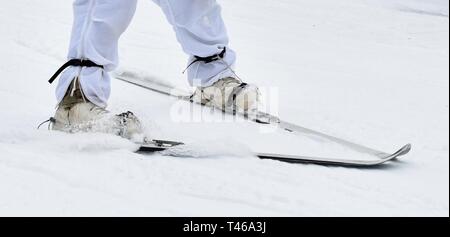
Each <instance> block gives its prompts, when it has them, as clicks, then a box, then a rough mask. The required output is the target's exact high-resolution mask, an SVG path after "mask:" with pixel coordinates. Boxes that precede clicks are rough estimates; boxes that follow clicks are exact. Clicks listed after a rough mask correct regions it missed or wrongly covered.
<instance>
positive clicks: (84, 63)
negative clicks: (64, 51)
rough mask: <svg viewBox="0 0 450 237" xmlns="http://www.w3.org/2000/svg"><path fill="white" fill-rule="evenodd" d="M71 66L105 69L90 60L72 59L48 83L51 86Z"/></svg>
mask: <svg viewBox="0 0 450 237" xmlns="http://www.w3.org/2000/svg"><path fill="white" fill-rule="evenodd" d="M70 66H74V67H99V68H103V66H102V65H98V64H96V63H94V62H92V61H91V60H89V59H71V60H69V61H68V62H67V63H65V64H64V65H62V66H61V67H60V68H59V69H58V71H56V73H55V74H54V75H53V76H52V77H51V78H50V80H48V82H49V83H50V84H52V83H53V81H54V80H55V79H56V78H57V77H58V76H59V74H61V73H62V72H63V71H64V70H65V69H66V68H68V67H70Z"/></svg>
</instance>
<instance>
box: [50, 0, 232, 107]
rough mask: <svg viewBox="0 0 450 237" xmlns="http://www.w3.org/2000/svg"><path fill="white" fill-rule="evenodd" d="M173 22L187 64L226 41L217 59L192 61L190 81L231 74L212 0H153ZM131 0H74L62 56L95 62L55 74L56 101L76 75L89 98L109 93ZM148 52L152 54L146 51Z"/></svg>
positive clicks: (202, 82) (205, 82)
mask: <svg viewBox="0 0 450 237" xmlns="http://www.w3.org/2000/svg"><path fill="white" fill-rule="evenodd" d="M153 1H154V2H155V3H156V4H158V5H159V6H160V7H161V9H162V10H163V12H164V14H165V15H166V17H167V19H168V21H169V22H170V24H171V25H172V26H173V28H174V30H175V32H176V36H177V39H178V41H179V43H180V44H181V46H182V48H183V50H184V52H185V53H187V54H188V55H189V60H188V64H189V63H190V62H192V61H193V58H194V56H200V57H208V56H211V55H215V54H218V53H220V52H221V51H222V48H223V47H227V53H226V54H225V58H224V61H225V62H226V64H225V63H223V62H221V61H215V62H211V63H208V64H205V63H203V62H197V63H195V64H193V65H192V66H190V67H189V68H188V70H187V77H188V80H189V83H190V84H191V85H192V86H209V85H211V84H213V83H214V82H216V81H217V80H219V79H221V78H224V77H229V76H233V75H234V74H233V72H232V71H231V70H230V68H229V67H228V66H227V64H228V65H233V64H234V62H235V60H236V55H235V52H234V51H233V50H231V49H229V48H228V36H227V32H226V29H225V25H224V23H223V20H222V17H221V8H220V6H219V4H218V3H217V2H216V0H153ZM136 4H137V0H75V1H74V3H73V11H74V22H73V28H72V36H71V41H70V47H69V54H68V59H89V60H91V61H93V62H95V63H96V64H98V65H103V66H104V69H102V68H98V67H83V68H81V67H69V68H68V69H67V70H66V71H64V73H63V74H62V75H61V77H60V79H59V83H58V86H57V88H56V98H57V100H58V102H60V101H61V100H62V99H63V97H64V95H65V94H66V91H67V89H68V87H69V86H70V83H71V82H72V81H73V79H74V78H76V77H78V78H79V81H80V84H81V87H82V89H83V92H84V94H85V96H86V97H87V99H88V100H89V101H91V102H92V103H94V104H96V105H98V106H100V107H106V105H107V101H108V98H109V95H110V91H111V87H110V80H111V78H110V76H109V74H108V72H110V71H112V70H114V69H115V68H116V67H117V66H118V63H119V59H118V40H119V38H120V36H121V35H122V33H123V32H124V31H125V30H126V29H127V27H128V25H129V24H130V22H131V20H132V18H133V16H134V13H135V10H136ZM148 57H152V55H148Z"/></svg>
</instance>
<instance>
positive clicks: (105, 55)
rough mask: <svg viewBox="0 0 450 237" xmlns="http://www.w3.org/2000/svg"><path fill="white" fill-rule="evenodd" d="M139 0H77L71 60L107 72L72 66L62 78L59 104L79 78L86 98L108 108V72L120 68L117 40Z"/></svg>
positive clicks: (57, 91)
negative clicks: (83, 61) (85, 60)
mask: <svg viewBox="0 0 450 237" xmlns="http://www.w3.org/2000/svg"><path fill="white" fill-rule="evenodd" d="M136 2H137V0H75V1H74V3H73V12H74V21H73V27H72V36H71V41H70V47H69V54H68V59H74V58H77V59H89V60H91V61H93V62H95V63H96V64H99V65H103V66H104V69H101V68H97V67H92V68H87V67H84V68H80V67H70V68H68V69H67V70H66V71H65V72H64V73H63V74H62V75H61V77H60V79H59V83H58V86H57V88H56V98H57V100H58V102H60V101H61V100H62V99H63V97H64V95H65V93H66V91H67V88H68V87H69V85H70V83H71V82H72V80H73V79H74V78H76V77H77V76H78V78H79V80H80V84H81V87H82V89H83V92H84V94H85V96H86V97H87V99H88V100H89V101H91V102H92V103H94V104H96V105H97V106H100V107H106V105H107V101H108V98H109V95H110V91H111V87H110V81H111V79H110V77H109V75H108V72H109V71H112V70H114V69H115V68H116V67H117V65H118V62H119V60H118V40H119V37H120V36H121V35H122V33H123V32H124V31H125V30H126V28H127V27H128V25H129V23H130V22H131V19H132V18H133V15H134V13H135V10H136Z"/></svg>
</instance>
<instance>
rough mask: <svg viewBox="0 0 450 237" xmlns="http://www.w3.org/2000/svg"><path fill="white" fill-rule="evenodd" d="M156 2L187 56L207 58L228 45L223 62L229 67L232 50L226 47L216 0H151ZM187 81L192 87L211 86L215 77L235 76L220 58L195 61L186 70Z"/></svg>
mask: <svg viewBox="0 0 450 237" xmlns="http://www.w3.org/2000/svg"><path fill="white" fill-rule="evenodd" d="M153 1H154V2H155V3H156V4H158V5H159V6H160V7H161V9H162V10H163V12H164V14H165V15H166V17H167V19H168V20H169V22H170V24H171V25H172V26H173V28H174V30H175V33H176V36H177V39H178V42H180V44H181V46H182V48H183V50H184V51H185V52H186V53H187V54H188V55H189V56H190V59H189V63H190V62H192V60H193V56H200V57H208V56H211V55H214V54H218V53H220V52H221V51H222V49H221V48H223V47H227V53H226V55H225V58H224V60H225V62H226V63H227V64H228V65H230V66H232V65H233V64H234V62H235V60H236V54H235V52H234V51H233V50H232V49H230V48H228V35H227V31H226V28H225V24H224V22H223V20H222V16H221V7H220V5H219V4H218V3H217V2H216V0H153ZM187 73H188V80H189V83H190V84H191V85H193V86H210V85H212V84H213V83H214V82H216V81H217V80H219V79H221V78H224V77H229V76H234V74H233V72H232V71H231V70H230V69H228V67H227V65H226V64H225V63H223V62H221V61H215V62H211V63H208V64H205V63H203V62H198V63H195V64H194V65H192V66H191V67H189V68H188V70H187Z"/></svg>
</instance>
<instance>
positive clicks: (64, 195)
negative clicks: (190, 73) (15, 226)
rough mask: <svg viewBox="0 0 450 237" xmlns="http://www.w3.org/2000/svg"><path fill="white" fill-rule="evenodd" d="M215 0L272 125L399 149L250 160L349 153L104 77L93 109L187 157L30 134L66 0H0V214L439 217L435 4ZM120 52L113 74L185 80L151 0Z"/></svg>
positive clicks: (47, 101) (62, 43)
mask: <svg viewBox="0 0 450 237" xmlns="http://www.w3.org/2000/svg"><path fill="white" fill-rule="evenodd" d="M220 2H221V3H222V4H223V14H224V18H225V19H226V22H227V26H228V30H229V33H230V36H231V40H232V47H233V48H235V49H236V51H237V52H238V53H239V62H238V65H237V66H238V72H239V74H240V76H241V77H242V78H245V79H246V80H247V81H248V82H251V83H256V84H258V85H260V86H261V87H262V88H263V89H265V88H266V89H267V88H268V89H267V90H266V96H273V100H274V101H275V102H276V103H275V105H276V109H277V111H276V112H279V115H280V116H281V117H282V118H283V119H284V120H287V121H290V122H294V123H298V124H300V125H303V126H306V127H309V128H313V129H316V130H320V131H323V132H326V133H329V134H332V135H335V136H339V137H343V138H347V139H350V140H352V141H355V142H358V143H362V144H366V145H369V146H372V147H375V148H378V149H381V150H385V151H389V152H393V151H395V150H396V149H398V148H399V146H400V145H403V144H405V143H407V142H411V143H412V144H413V151H412V152H411V154H409V155H408V156H406V157H404V158H403V159H402V160H401V161H399V162H397V163H391V164H390V165H387V166H386V167H384V168H383V169H349V168H339V167H323V166H316V165H292V164H285V163H280V162H276V161H267V160H264V161H263V160H259V159H256V158H254V157H252V156H251V155H250V151H251V150H256V151H262V152H284V153H290V154H304V155H331V156H335V157H346V158H365V157H364V156H363V155H361V154H358V153H354V152H351V151H348V150H346V149H343V148H340V147H339V146H336V145H333V144H331V143H327V142H326V141H323V140H318V139H311V138H308V137H298V136H294V135H292V134H286V133H285V132H283V131H278V130H270V129H269V130H267V129H264V128H261V126H259V125H256V124H252V123H248V122H242V121H238V122H230V121H227V122H217V121H218V120H220V119H221V116H220V115H217V114H215V115H211V114H208V113H202V116H203V118H202V121H203V122H195V121H194V122H180V121H177V120H179V119H180V118H181V119H185V118H186V117H183V116H181V117H180V116H173V114H174V113H175V112H176V111H175V110H174V108H178V107H176V106H179V107H181V108H186V107H189V105H187V104H177V102H176V101H175V100H173V99H169V98H167V97H164V96H161V95H157V94H153V93H151V92H148V91H145V90H143V89H141V88H137V87H135V86H132V85H129V84H126V83H124V82H121V81H117V80H114V82H113V93H112V98H111V100H110V107H109V108H110V109H111V110H112V111H115V112H121V111H122V110H132V111H134V112H135V113H136V114H138V116H140V117H141V118H142V120H144V121H145V124H146V127H147V130H148V133H149V134H151V135H152V136H153V137H155V138H165V139H172V140H185V141H187V142H188V144H189V145H188V146H187V147H186V148H185V150H184V151H181V152H183V153H184V154H189V155H191V156H195V158H173V157H167V156H163V155H153V156H149V155H141V154H136V153H134V152H133V151H134V150H135V149H136V146H135V145H134V144H132V143H131V142H129V141H126V140H123V139H121V138H118V137H114V136H112V135H105V134H74V135H67V134H62V133H58V132H50V131H47V130H45V129H42V130H36V126H37V124H38V123H39V122H41V121H43V120H45V119H47V118H48V117H49V116H51V115H52V114H53V112H54V106H55V99H54V85H52V86H49V85H48V84H47V82H46V79H47V78H48V77H50V76H51V75H52V74H53V72H54V71H55V70H56V69H57V67H59V66H60V65H61V64H62V63H63V62H64V60H65V54H66V50H67V46H68V39H69V34H70V27H71V19H72V10H71V4H70V3H69V1H60V0H40V1H34V0H17V1H4V2H3V4H2V8H0V55H2V56H1V59H0V75H2V79H1V80H0V99H1V100H0V111H2V112H1V113H2V120H1V123H0V151H1V153H0V154H1V155H0V216H73V215H75V216H105V215H106V216H117V215H118V216H186V215H188V216H191V215H193V216H210V215H212V216H266V215H269V216H449V146H448V144H449V132H448V129H449V126H448V123H449V104H448V103H449V102H448V99H449V84H448V83H449V79H448V78H449V66H448V64H449V47H448V40H449V18H448V1H447V0H433V1H430V0H420V1H419V0H395V1H391V0H377V1H375V0H340V1H334V0H314V1H312V0H310V1H307V0H265V1H260V0H234V1H220ZM121 58H122V64H121V69H122V70H130V71H136V72H138V71H139V72H144V73H145V74H147V75H148V76H151V77H152V78H155V79H156V80H161V81H164V82H166V83H171V84H173V85H176V86H178V87H180V88H186V87H187V84H186V82H185V80H184V76H183V75H181V71H182V70H183V68H184V66H185V58H186V57H185V55H184V54H183V53H182V52H181V49H180V47H179V45H178V44H177V42H176V40H175V37H174V33H173V32H172V30H171V28H170V27H169V26H168V24H167V22H166V20H165V18H164V16H163V15H162V13H161V11H160V10H159V9H158V7H157V6H156V5H154V4H152V3H151V1H140V2H139V6H138V11H137V13H136V16H135V19H134V21H133V23H132V25H131V26H130V28H129V30H128V31H127V32H126V34H125V35H124V36H123V39H122V41H121ZM271 90H272V92H273V91H275V92H276V93H267V91H271ZM277 94H278V96H276V95H277ZM227 119H229V118H227Z"/></svg>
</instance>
